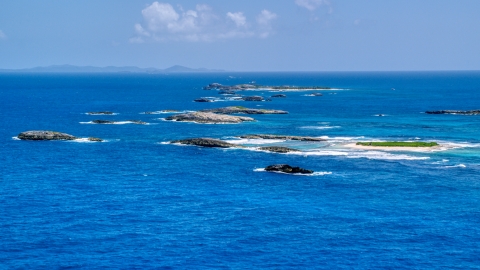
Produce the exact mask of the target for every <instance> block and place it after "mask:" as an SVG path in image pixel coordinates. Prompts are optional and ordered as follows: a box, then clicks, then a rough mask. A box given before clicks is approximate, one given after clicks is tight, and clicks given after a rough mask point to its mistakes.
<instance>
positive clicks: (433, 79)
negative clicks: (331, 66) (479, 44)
mask: <svg viewBox="0 0 480 270" xmlns="http://www.w3.org/2000/svg"><path fill="white" fill-rule="evenodd" d="M250 82H255V83H257V84H261V85H296V86H328V87H331V89H328V90H315V91H286V92H282V94H285V95H286V96H287V97H286V98H272V100H271V101H263V102H248V101H240V100H232V99H229V98H228V97H227V96H222V95H220V94H219V93H218V91H216V90H203V86H205V85H208V84H210V83H221V84H224V85H234V84H241V83H250ZM313 92H321V93H322V94H323V95H322V96H311V95H310V94H311V93H313ZM239 94H242V95H260V96H263V97H265V98H269V97H270V96H272V95H274V94H278V92H275V91H267V90H251V91H242V92H239ZM200 97H211V98H213V99H215V100H216V102H206V103H199V102H193V100H194V99H197V98H200ZM0 100H1V106H0V119H1V126H0V170H1V175H0V184H1V188H0V239H1V241H0V268H3V269H78V268H83V269H92V268H97V269H119V268H120V269H332V268H333V269H407V268H408V269H410V268H414V269H445V268H449V269H472V268H475V269H478V268H480V256H479V254H480V177H479V176H480V115H458V114H457V115H454V114H438V115H434V114H426V113H425V112H426V111H432V110H475V109H480V72H478V71H471V72H460V71H458V72H317V73H313V72H311V73H308V72H296V73H278V72H277V73H255V72H250V73H240V72H222V73H172V74H129V73H124V74H123V73H118V74H101V73H97V74H33V73H30V74H29V73H25V74H22V73H3V74H0ZM226 106H245V107H248V108H257V109H279V110H286V111H288V112H289V114H285V115H248V116H250V117H253V118H255V120H256V121H254V122H244V123H240V124H197V123H186V122H172V121H165V117H167V116H169V115H171V114H169V113H158V114H145V112H147V111H150V112H152V111H153V112H159V111H162V110H179V111H198V110H202V109H208V108H219V107H226ZM91 111H112V112H115V114H114V115H88V114H87V112H91ZM96 119H101V120H115V121H120V122H117V124H106V125H101V124H92V123H93V122H92V121H93V120H96ZM130 120H141V121H144V122H146V123H147V124H146V125H136V124H131V122H129V121H130ZM28 130H54V131H60V132H65V133H68V134H72V135H74V136H77V137H81V138H87V137H99V138H102V139H104V140H105V141H103V142H88V141H86V140H76V141H22V140H19V139H18V138H17V137H16V136H17V135H18V134H19V133H20V132H23V131H28ZM246 134H277V135H298V136H312V137H321V138H325V139H326V140H325V141H322V142H303V141H282V140H263V139H240V138H239V137H238V136H240V135H246ZM198 137H209V138H215V139H221V140H225V141H228V142H231V143H238V144H242V145H247V146H249V147H248V148H243V149H237V148H234V149H219V148H202V147H198V146H185V145H177V144H171V143H169V142H170V141H172V140H177V139H187V138H198ZM362 141H422V142H423V141H424V142H437V143H439V144H440V147H438V148H436V149H435V150H432V151H430V150H419V151H409V150H388V149H387V150H385V149H359V148H355V147H349V146H350V145H352V144H355V143H356V142H362ZM268 145H280V146H287V147H292V148H296V149H300V150H302V152H295V153H293V152H291V153H286V154H281V153H271V152H265V151H258V150H257V147H260V146H268ZM272 164H290V165H292V166H300V167H302V168H306V169H310V170H313V171H315V173H314V174H313V175H308V176H306V175H290V174H281V173H271V172H266V171H264V170H263V168H265V167H266V166H268V165H272Z"/></svg>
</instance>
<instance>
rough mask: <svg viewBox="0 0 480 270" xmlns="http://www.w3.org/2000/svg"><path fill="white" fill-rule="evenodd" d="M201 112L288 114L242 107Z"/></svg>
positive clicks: (279, 111)
mask: <svg viewBox="0 0 480 270" xmlns="http://www.w3.org/2000/svg"><path fill="white" fill-rule="evenodd" d="M200 112H210V113H219V114H235V113H244V114H288V112H287V111H281V110H268V109H249V108H245V107H242V106H230V107H224V108H216V109H206V110H201V111H200Z"/></svg>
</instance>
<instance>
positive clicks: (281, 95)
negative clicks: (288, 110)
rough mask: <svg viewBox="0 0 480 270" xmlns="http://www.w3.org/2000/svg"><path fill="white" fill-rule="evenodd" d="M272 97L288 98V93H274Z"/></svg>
mask: <svg viewBox="0 0 480 270" xmlns="http://www.w3.org/2000/svg"><path fill="white" fill-rule="evenodd" d="M271 97H272V98H286V97H287V95H284V94H277V95H273V96H271Z"/></svg>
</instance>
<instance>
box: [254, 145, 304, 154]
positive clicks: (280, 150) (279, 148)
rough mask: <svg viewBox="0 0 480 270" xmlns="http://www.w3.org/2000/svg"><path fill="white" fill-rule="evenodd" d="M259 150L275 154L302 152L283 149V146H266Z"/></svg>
mask: <svg viewBox="0 0 480 270" xmlns="http://www.w3.org/2000/svg"><path fill="white" fill-rule="evenodd" d="M258 150H262V151H268V152H275V153H289V152H301V151H300V150H297V149H293V148H288V147H283V146H264V147H259V148H258Z"/></svg>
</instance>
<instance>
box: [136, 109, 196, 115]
mask: <svg viewBox="0 0 480 270" xmlns="http://www.w3.org/2000/svg"><path fill="white" fill-rule="evenodd" d="M191 112H194V111H187V110H184V111H176V112H165V111H154V112H148V113H145V112H142V113H140V114H146V115H149V114H176V113H191Z"/></svg>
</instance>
